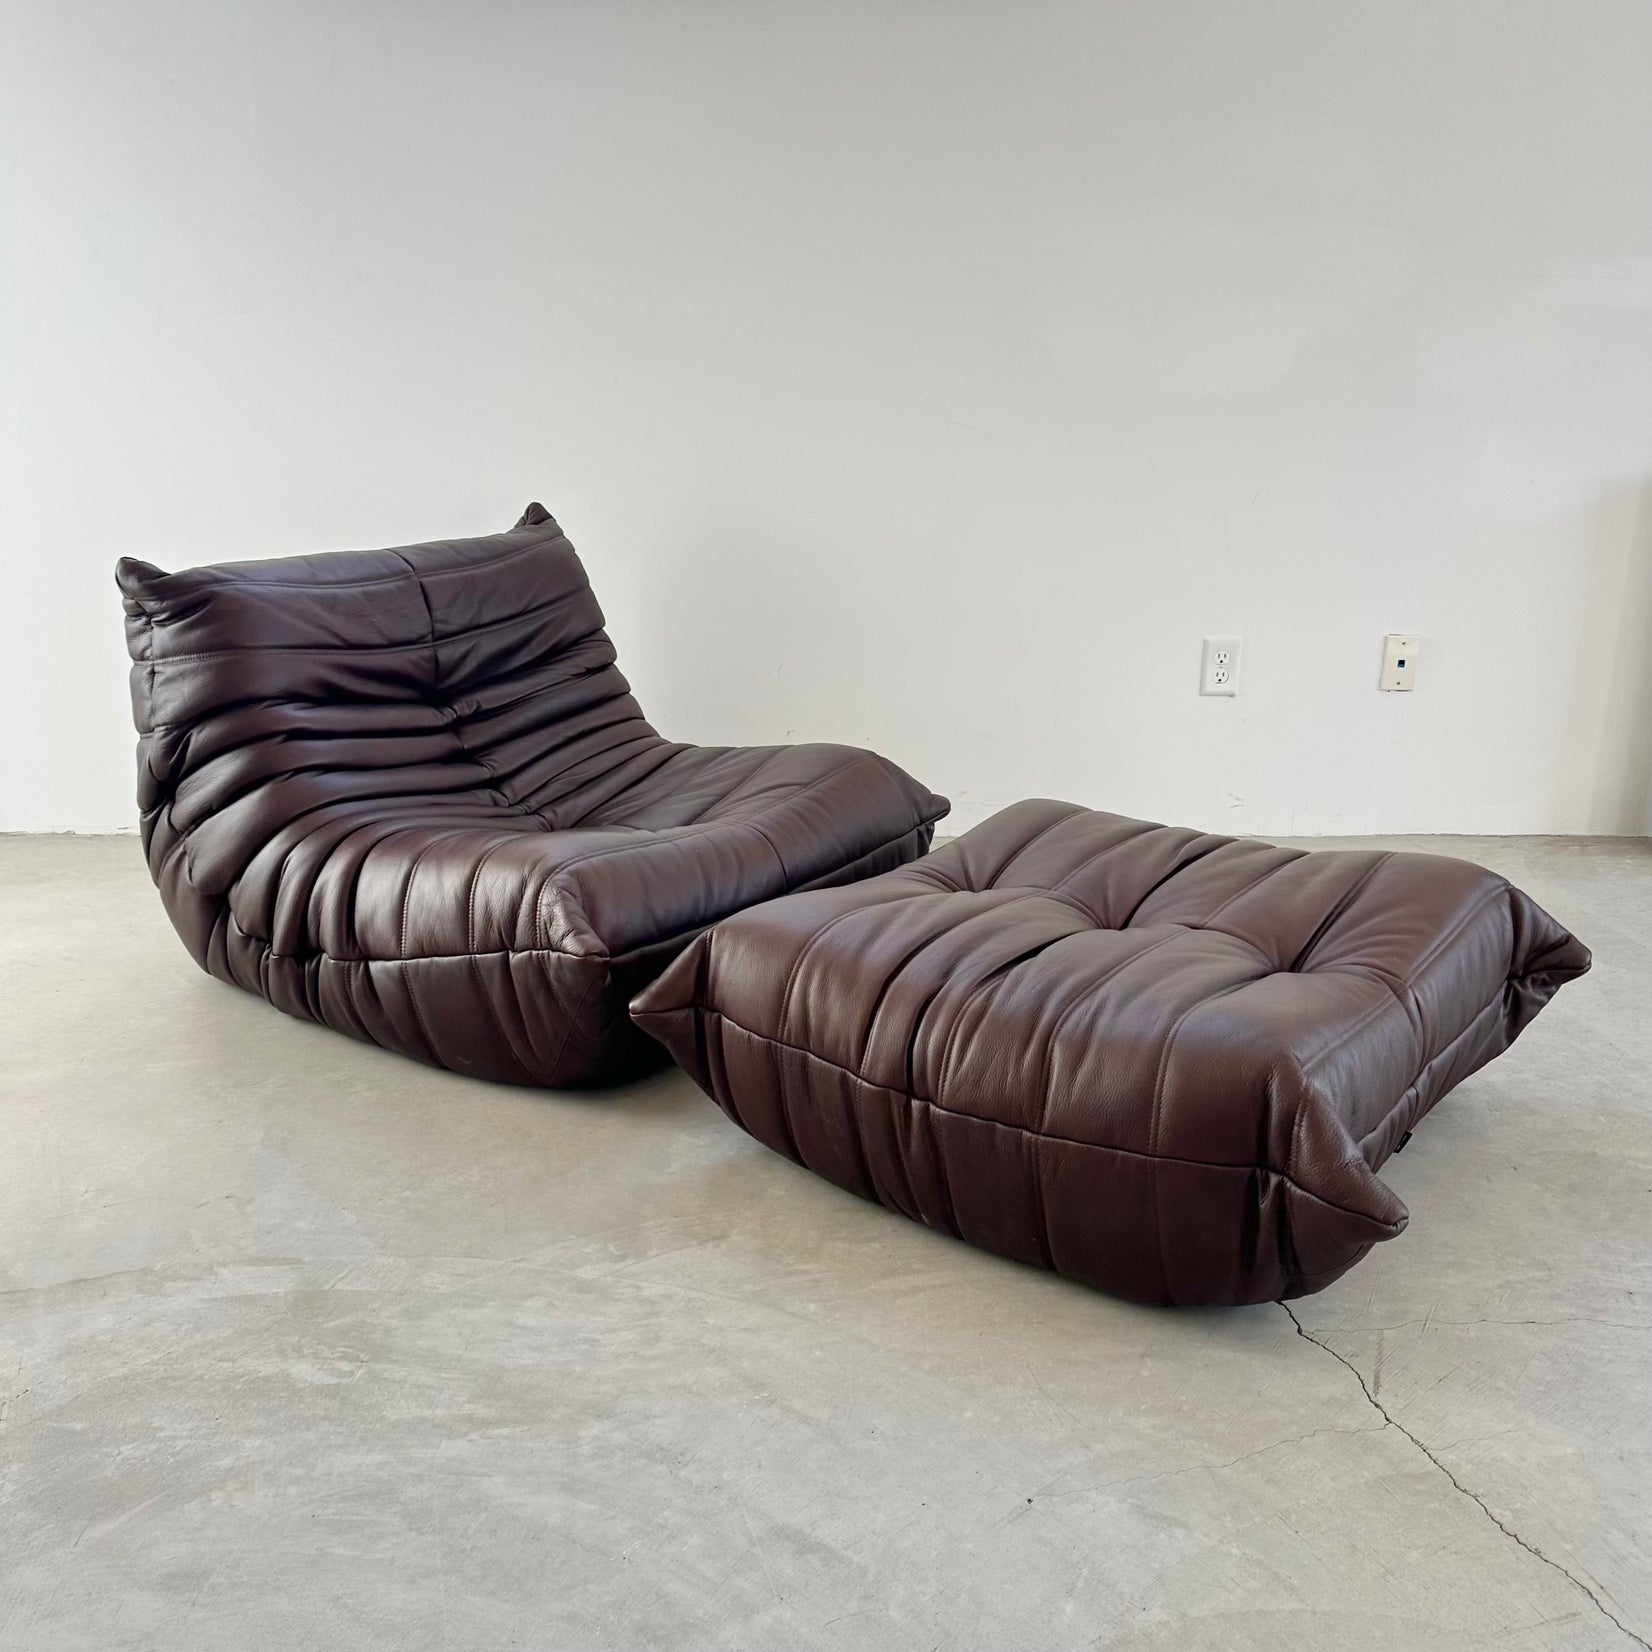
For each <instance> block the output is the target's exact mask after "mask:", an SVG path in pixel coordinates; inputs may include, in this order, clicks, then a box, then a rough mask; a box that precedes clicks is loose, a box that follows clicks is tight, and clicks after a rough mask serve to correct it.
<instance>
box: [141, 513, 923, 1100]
mask: <svg viewBox="0 0 1652 1652" xmlns="http://www.w3.org/2000/svg"><path fill="white" fill-rule="evenodd" d="M116 577H117V580H118V583H119V585H120V589H121V591H122V593H123V595H124V598H125V607H126V615H127V621H126V625H127V640H128V644H129V647H130V650H131V654H132V659H133V662H134V663H133V667H132V700H133V711H134V716H135V719H136V722H137V727H138V732H139V736H140V738H139V753H138V755H139V761H138V803H139V808H140V811H141V821H142V831H143V841H144V847H145V851H146V853H147V856H148V860H149V867H150V871H151V872H152V874H153V875H154V878H155V881H156V883H157V885H158V886H159V887H160V890H161V894H162V897H163V899H164V901H165V904H166V908H167V911H168V912H169V913H170V915H171V917H172V921H173V923H174V924H175V925H176V927H177V929H178V932H179V934H180V935H181V936H182V937H183V939H184V941H185V943H186V944H187V946H188V947H189V949H190V951H191V953H192V954H193V955H194V957H195V959H196V961H197V962H199V963H200V964H201V965H202V966H203V967H204V968H206V969H208V970H210V971H211V972H212V973H213V974H214V975H217V976H220V977H222V978H223V979H224V980H226V981H231V982H234V983H236V984H237V985H239V986H242V987H245V988H247V989H248V990H249V991H252V992H256V993H260V994H262V995H263V996H264V997H266V998H268V999H269V1000H270V1001H271V1002H272V1003H273V1004H275V1005H277V1006H278V1007H279V1008H281V1009H283V1010H286V1011H287V1012H289V1013H290V1014H293V1015H299V1016H305V1017H308V1018H310V1019H312V1020H316V1021H321V1022H325V1023H326V1024H327V1025H328V1026H331V1027H335V1028H337V1029H338V1030H339V1031H341V1032H347V1033H350V1034H353V1035H354V1036H356V1037H358V1038H364V1039H369V1040H371V1041H372V1042H374V1043H378V1044H383V1045H385V1046H386V1047H388V1048H390V1049H394V1050H400V1051H402V1052H403V1053H405V1054H407V1055H411V1056H415V1057H417V1058H419V1059H420V1060H423V1061H429V1062H433V1063H436V1064H438V1065H440V1066H445V1067H452V1068H455V1069H457V1070H459V1071H461V1072H467V1073H476V1074H481V1075H483V1076H485V1077H490V1078H497V1079H506V1080H514V1081H517V1082H525V1083H537V1084H569V1083H577V1082H582V1081H587V1080H592V1079H597V1078H604V1077H612V1076H617V1075H619V1074H621V1073H623V1072H625V1071H627V1070H629V1068H630V1067H631V1066H633V1065H634V1064H635V1063H636V1061H637V1060H638V1059H639V1058H641V1057H643V1056H644V1055H645V1053H646V1052H648V1051H651V1050H652V1048H653V1047H652V1046H651V1045H650V1044H649V1043H648V1041H647V1040H646V1039H644V1038H642V1037H641V1035H639V1034H637V1033H636V1032H635V1030H634V1028H633V1027H632V1025H631V1023H630V1021H629V1018H628V1016H627V1015H626V1002H627V1000H628V998H629V997H630V995H631V993H633V992H634V991H635V990H636V989H637V988H638V987H639V986H641V985H642V984H644V983H645V982H646V981H648V980H649V979H651V978H652V976H653V975H654V974H655V973H656V972H657V971H658V970H659V969H660V968H661V967H662V966H663V965H664V964H665V963H666V962H667V961H668V960H669V959H670V958H671V957H672V956H674V955H675V953H676V952H677V951H679V950H680V949H681V948H682V947H683V946H684V945H686V944H687V943H688V942H689V940H691V939H692V938H693V936H694V935H695V934H696V933H697V932H698V931H699V930H701V929H702V928H704V926H705V925H706V924H708V923H711V922H713V921H714V920H716V919H717V918H720V917H723V916H724V915H725V914H727V913H729V912H733V911H735V910H737V909H738V908H740V907H742V906H746V905H749V904H750V903H751V902H753V901H759V900H765V899H767V898H769V897H771V896H774V895H779V894H782V893H784V892H786V891H788V890H792V889H798V888H807V887H811V886H817V885H826V884H832V883H837V882H841V881H843V880H845V879H852V878H857V877H862V876H865V875H867V874H869V873H877V872H883V871H886V870H888V869H889V868H891V867H894V866H898V865H900V864H901V863H903V862H904V861H907V860H909V859H911V858H912V857H914V856H916V855H919V854H922V853H923V852H924V850H925V849H926V848H927V846H928V843H929V838H930V833H931V831H932V829H933V823H934V822H935V820H936V819H937V818H938V817H939V816H941V815H942V814H944V813H945V812H946V801H945V799H943V798H940V797H936V796H935V795H934V794H933V793H931V792H930V791H929V790H928V789H927V788H925V787H923V786H920V785H919V784H918V783H917V782H916V781H914V780H913V779H912V778H911V777H910V776H908V775H906V774H904V773H903V772H902V771H901V770H900V769H898V768H896V767H895V766H894V765H893V764H892V763H889V762H887V761H885V760H884V759H883V758H881V757H877V756H875V755H874V754H872V753H871V752H866V751H856V750H850V749H848V748H845V747H841V746H826V745H809V746H768V747H758V748H723V747H717V748H713V747H695V746H687V745H682V744H678V743H676V742H673V741H669V740H665V739H662V738H661V736H660V735H658V734H657V733H656V732H655V731H654V729H653V728H652V727H650V726H649V724H648V723H647V722H646V721H644V719H643V715H642V712H641V710H640V709H639V707H638V705H637V703H636V701H635V700H634V699H633V698H632V696H631V692H630V689H629V687H628V685H627V683H626V681H625V678H624V677H623V676H622V675H621V674H620V672H619V669H618V667H617V666H616V664H615V659H614V650H613V646H612V644H611V643H610V642H609V640H608V637H607V635H606V634H605V632H604V630H603V618H602V612H601V610H600V609H599V608H598V606H597V601H596V598H595V596H594V595H593V594H592V592H591V588H590V585H589V583H588V582H587V580H586V576H585V571H584V569H583V568H582V567H581V565H580V562H579V558H578V557H577V556H576V555H575V554H574V551H573V547H572V546H571V545H569V543H568V541H567V539H566V538H565V537H564V536H563V534H562V532H561V530H560V529H559V528H558V527H557V525H556V523H555V522H554V521H553V520H552V519H551V518H550V517H549V516H548V515H547V514H546V513H545V511H544V510H543V508H542V507H540V506H538V505H533V506H530V507H529V509H528V511H527V513H526V515H525V516H524V517H523V519H522V521H521V522H520V523H518V525H517V526H516V528H515V529H513V530H512V531H511V532H509V533H503V534H496V535H492V536H490V537H487V538H481V539H465V540H453V541H447V542H443V543H433V544H427V545H415V546H409V547H406V548H404V549H400V550H378V551H361V552H346V553H333V554H328V555H322V556H309V557H291V558H284V559H277V560H272V561H266V562H248V563H226V564H221V565H218V566H214V567H205V568H192V569H189V570H187V571H185V572H181V573H173V574H168V573H163V572H162V571H161V570H160V569H158V568H154V567H151V566H150V565H149V564H147V563H142V562H136V561H133V560H131V559H126V560H123V561H122V562H121V563H120V565H119V567H118V569H117V571H116Z"/></svg>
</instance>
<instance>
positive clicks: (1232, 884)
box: [632, 801, 1589, 1303]
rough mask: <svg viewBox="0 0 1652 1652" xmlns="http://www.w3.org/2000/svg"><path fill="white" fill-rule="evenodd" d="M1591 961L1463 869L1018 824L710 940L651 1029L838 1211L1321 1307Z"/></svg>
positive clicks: (663, 987) (1131, 830) (990, 827)
mask: <svg viewBox="0 0 1652 1652" xmlns="http://www.w3.org/2000/svg"><path fill="white" fill-rule="evenodd" d="M1588 966H1589V954H1588V952H1587V950H1586V949H1585V948H1584V947H1583V946H1582V945H1581V944H1580V943H1579V942H1578V941H1577V940H1575V939H1574V938H1573V937H1572V936H1571V935H1570V934H1568V933H1567V932H1566V930H1564V929H1563V928H1562V927H1561V926H1560V925H1559V924H1557V923H1556V922H1555V921H1554V920H1553V919H1552V918H1550V917H1549V916H1548V915H1547V914H1546V913H1544V912H1543V911H1542V910H1541V909H1540V908H1539V907H1538V906H1537V905H1536V904H1535V903H1534V902H1533V901H1532V900H1531V899H1530V898H1529V897H1527V896H1526V895H1524V894H1523V893H1522V892H1521V891H1519V890H1518V889H1515V888H1513V887H1511V886H1510V885H1509V884H1508V883H1507V882H1506V881H1505V880H1504V879H1502V878H1500V877H1498V876H1496V875H1494V874H1493V873H1491V872H1488V871H1486V870H1484V869H1483V868H1481V867H1478V866H1474V865H1470V864H1469V863H1467V862H1464V861H1459V860H1451V859H1446V858H1444V857H1440V856H1435V855H1422V854H1409V853H1386V852H1374V851H1342V850H1335V851H1314V852H1305V851H1303V850H1299V849H1283V848H1275V847H1273V846H1271V845H1269V844H1265V843H1259V842H1254V841H1249V840H1243V839H1234V838H1228V837H1220V836H1214V835H1211V834H1207V833H1201V832H1197V831H1192V830H1185V829H1178V828H1172V827H1167V826H1160V825H1154V824H1150V823H1147V822H1143V821H1136V820H1128V819H1125V818H1122V817H1120V816H1117V815H1111V814H1103V813H1097V812H1092V811H1089V810H1085V809H1080V808H1077V807H1075V806H1073V805H1071V804H1064V803H1054V802H1043V801H1035V802H1028V803H1022V804H1018V805H1016V806H1015V807H1013V808H1011V809H1008V810H1005V811H1004V812H1003V813H1002V814H999V815H997V816H995V817H994V818H993V819H991V820H989V821H987V822H986V823H985V824H984V825H982V826H979V827H977V828H976V829H975V830H974V831H972V832H970V833H968V834H967V835H965V836H964V837H962V838H960V839H958V840H957V841H956V842H954V843H952V844H949V845H947V846H946V847H944V848H943V849H941V850H939V851H937V852H936V853H934V854H932V855H930V856H928V857H927V858H926V859H924V860H922V861H919V862H917V863H915V864H913V865H910V866H906V867H904V868H902V869H900V870H898V871H893V872H890V873H888V874H886V875H883V876H880V877H876V878H873V879H870V880H869V881H866V882H863V883H858V884H856V885H854V886H852V887H849V888H842V889H833V890H827V891H821V892H817V893H809V894H799V895H792V896H789V897H787V898H785V899H781V900H776V901H772V902H770V903H768V904H767V905H764V906H759V907H755V908H752V909H750V910H748V911H745V912H742V913H740V914H738V915H737V916H734V917H732V918H729V919H727V920H725V921H724V922H722V923H721V924H719V925H718V926H717V927H716V928H715V929H713V930H711V931H710V932H709V933H706V934H704V935H702V936H701V937H699V939H698V940H697V941H696V942H695V944H694V945H693V946H692V947H691V948H689V949H688V950H687V951H686V952H684V953H683V954H682V955H681V956H680V957H679V958H678V959H677V960H676V962H675V963H674V964H673V965H672V966H671V967H670V968H669V969H668V970H667V971H666V972H665V973H664V974H663V975H662V976H660V978H659V979H658V980H657V981H655V982H654V983H653V985H652V986H650V987H649V988H648V989H647V990H646V991H644V992H643V993H642V994H641V995H640V996H639V997H638V999H637V1000H636V1002H635V1003H634V1004H633V1006H632V1014H633V1016H634V1017H635V1019H636V1020H637V1022H638V1023H639V1024H640V1025H641V1026H642V1027H644V1028H645V1029H646V1030H648V1031H649V1032H651V1033H652V1034H653V1035H654V1036H655V1037H657V1038H659V1039H661V1040H662V1041H663V1042H664V1043H665V1044H666V1046H667V1047H668V1048H669V1049H670V1050H671V1052H672V1054H673V1055H674V1056H675V1057H676V1058H677V1060H678V1061H679V1062H680V1063H681V1064H682V1065H683V1066H684V1067H685V1068H686V1069H687V1070H688V1071H689V1072H690V1073H691V1074H692V1075H693V1077H694V1078H695V1080H696V1081H697V1082H698V1083H699V1084H700V1085H701V1086H702V1087H703V1088H704V1089H706V1090H707V1091H708V1092H709V1093H710V1094H711V1095H712V1096H713V1097H714V1098H715V1100H716V1101H717V1103H718V1104H719V1106H721V1107H722V1108H723V1110H724V1111H725V1112H726V1113H728V1115H729V1116H730V1117H731V1118H732V1119H734V1120H735V1121H736V1122H737V1123H739V1124H740V1125H742V1126H743V1127H744V1128H745V1129H746V1130H748V1131H750V1132H751V1134H752V1135H754V1136H756V1137H757V1138H758V1139H759V1140H760V1141H762V1142H764V1143H766V1144H767V1145H768V1146H770V1147H772V1148H774V1149H775V1150H776V1151H777V1152H780V1153H783V1154H785V1155H786V1156H787V1157H789V1158H792V1159H794V1160H796V1161H797V1162H798V1163H800V1164H803V1165H806V1166H808V1167H809V1168H810V1169H812V1170H815V1171H817V1172H819V1173H820V1174H821V1175H823V1176H825V1177H827V1178H828V1179H829V1180H831V1181H833V1182H836V1183H837V1184H838V1185H839V1186H842V1187H845V1188H848V1189H849V1190H850V1191H852V1192H854V1193H858V1194H860V1195H862V1196H863V1197H865V1198H868V1199H873V1200H876V1201H878V1202H879V1203H881V1204H884V1205H887V1206H889V1207H890V1208H891V1209H893V1210H897V1211H900V1212H901V1213H902V1214H903V1215H906V1216H909V1217H912V1218H914V1219H915V1220H918V1221H921V1222H925V1223H927V1224H929V1225H930V1226H932V1227H936V1228H939V1229H942V1230H944V1231H945V1232H948V1233H951V1234H955V1235H957V1236H958V1237H960V1238H963V1239H966V1240H969V1241H970V1242H972V1243H974V1244H977V1245H981V1246H983V1247H985V1248H986V1249H988V1250H992V1251H997V1252H999V1253H1001V1254H1003V1255H1006V1256H1011V1257H1015V1258H1018V1259H1019V1260H1022V1261H1025V1262H1032V1263H1038V1264H1041V1265H1043V1266H1045V1267H1049V1268H1054V1269H1055V1270H1057V1271H1058V1272H1060V1273H1063V1274H1066V1275H1069V1276H1070V1277H1072V1278H1075V1279H1079V1280H1082V1281H1085V1282H1086V1283H1088V1284H1092V1285H1096V1286H1100V1287H1103V1288H1105V1289H1107V1290H1111V1291H1115V1292H1117V1293H1119V1294H1121V1295H1124V1296H1128V1297H1132V1298H1135V1299H1137V1300H1140V1301H1144V1302H1159V1303H1239V1302H1257V1301H1267V1300H1271V1299H1274V1298H1279V1297H1287V1296H1296V1295H1302V1294H1305V1293H1307V1292H1309V1291H1313V1290H1317V1289H1319V1288H1321V1287H1323V1286H1324V1285H1326V1284H1328V1283H1330V1282H1331V1281H1332V1280H1333V1279H1335V1278H1336V1277H1337V1276H1338V1275H1339V1274H1341V1273H1342V1272H1344V1271H1345V1270H1346V1269H1347V1268H1349V1267H1351V1266H1352V1265H1353V1264H1354V1263H1355V1262H1357V1261H1358V1260H1359V1259H1360V1257H1362V1256H1363V1255H1364V1254H1365V1253H1366V1252H1367V1251H1368V1250H1369V1249H1370V1247H1371V1246H1372V1245H1373V1244H1375V1243H1377V1242H1379V1241H1381V1240H1384V1239H1390V1238H1393V1237H1394V1236H1395V1235H1397V1234H1398V1233H1399V1232H1400V1231H1401V1230H1402V1229H1403V1228H1404V1226H1405V1224H1406V1220H1407V1213H1406V1209H1405V1206H1404V1205H1403V1204H1402V1203H1401V1202H1400V1200H1399V1198H1398V1197H1397V1196H1396V1195H1395V1194H1394V1193H1393V1192H1392V1191H1391V1190H1390V1189H1389V1188H1388V1187H1387V1186H1386V1185H1385V1184H1384V1183H1383V1182H1382V1181H1381V1180H1379V1179H1378V1177H1377V1175H1376V1171H1377V1170H1378V1168H1379V1167H1380V1166H1381V1165H1382V1163H1383V1162H1384V1160H1385V1159H1386V1158H1387V1157H1388V1156H1389V1154H1390V1153H1392V1152H1393V1151H1394V1149H1395V1148H1396V1146H1397V1145H1399V1144H1400V1143H1401V1141H1402V1139H1403V1137H1404V1136H1405V1133H1406V1132H1407V1131H1409V1130H1410V1129H1411V1128H1412V1127H1413V1126H1414V1125H1415V1124H1416V1123H1417V1122H1418V1120H1419V1119H1421V1118H1422V1116H1423V1115H1424V1114H1425V1113H1426V1112H1427V1111H1428V1110H1429V1108H1430V1107H1432V1106H1433V1105H1434V1103H1435V1102H1437V1101H1438V1100H1439V1099H1440V1097H1441V1096H1443V1095H1444V1094H1445V1093H1446V1092H1447V1091H1448V1090H1450V1089H1451V1088H1452V1087H1453V1086H1454V1085H1455V1084H1457V1083H1458V1082H1459V1081H1460V1080H1461V1079H1463V1078H1464V1077H1466V1076H1467V1075H1468V1074H1469V1073H1471V1072H1473V1071H1474V1070H1475V1069H1476V1068H1477V1067H1479V1066H1481V1065H1482V1064H1483V1063H1484V1062H1486V1061H1488V1060H1490V1059H1491V1058H1492V1057H1493V1056H1495V1055H1497V1054H1498V1053H1500V1052H1501V1051H1502V1050H1503V1049H1505V1048H1506V1047H1507V1046H1508V1044H1509V1043H1510V1042H1511V1041H1512V1040H1513V1039H1514V1037H1515V1036H1516V1035H1517V1034H1518V1033H1519V1032H1520V1030H1521V1029H1522V1028H1523V1027H1524V1026H1525V1025H1526V1024H1527V1022H1528V1021H1530V1019H1531V1018H1532V1017H1533V1016H1534V1015H1535V1014H1536V1013H1537V1011H1538V1010H1539V1009H1540V1008H1541V1007H1542V1006H1543V1005H1544V1004H1545V1003H1546V1002H1547V1001H1548V999H1549V998H1550V996H1551V995H1552V994H1553V993H1554V992H1555V990H1556V989H1557V988H1558V987H1559V986H1560V985H1561V983H1562V982H1564V981H1566V980H1568V979H1570V978H1571V977H1572V976H1575V975H1578V974H1581V973H1582V972H1583V971H1584V970H1586V969H1587V968H1588Z"/></svg>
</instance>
